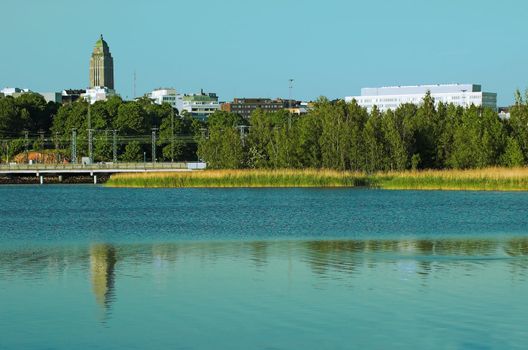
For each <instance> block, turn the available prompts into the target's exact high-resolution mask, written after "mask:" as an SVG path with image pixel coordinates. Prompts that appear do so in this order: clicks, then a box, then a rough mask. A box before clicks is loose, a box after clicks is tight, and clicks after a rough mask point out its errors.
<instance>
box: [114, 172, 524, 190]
mask: <svg viewBox="0 0 528 350" xmlns="http://www.w3.org/2000/svg"><path fill="white" fill-rule="evenodd" d="M106 186H108V187H136V188H183V187H188V188H192V187H195V188H214V187H328V188H332V187H334V188H336V187H348V188H353V187H366V188H380V189H389V190H465V191H528V168H513V169H510V168H487V169H476V170H424V171H405V172H388V173H375V174H365V173H359V172H350V171H335V170H314V169H278V170H261V169H258V170H257V169H255V170H254V169H245V170H205V171H194V172H181V173H133V174H132V173H130V174H115V175H112V176H111V177H110V179H109V180H108V182H107V183H106Z"/></svg>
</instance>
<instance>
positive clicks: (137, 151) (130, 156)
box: [122, 141, 143, 162]
mask: <svg viewBox="0 0 528 350" xmlns="http://www.w3.org/2000/svg"><path fill="white" fill-rule="evenodd" d="M142 153H143V152H142V149H141V144H140V143H139V142H138V141H130V142H129V143H128V144H127V145H126V147H125V153H124V154H123V157H122V159H123V161H125V162H139V161H141V160H143V154H142Z"/></svg>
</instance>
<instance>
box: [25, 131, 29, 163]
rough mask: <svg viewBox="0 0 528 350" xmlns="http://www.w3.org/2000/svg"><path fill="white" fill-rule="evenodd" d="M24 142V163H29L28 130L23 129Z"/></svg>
mask: <svg viewBox="0 0 528 350" xmlns="http://www.w3.org/2000/svg"><path fill="white" fill-rule="evenodd" d="M24 142H25V149H26V163H29V155H28V152H29V150H28V148H29V131H27V130H24Z"/></svg>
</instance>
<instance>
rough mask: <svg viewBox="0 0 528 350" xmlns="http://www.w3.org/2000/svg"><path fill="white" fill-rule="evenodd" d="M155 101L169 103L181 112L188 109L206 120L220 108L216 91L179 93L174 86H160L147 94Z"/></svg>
mask: <svg viewBox="0 0 528 350" xmlns="http://www.w3.org/2000/svg"><path fill="white" fill-rule="evenodd" d="M147 97H148V98H150V99H152V100H153V101H154V103H157V104H162V103H169V104H170V105H171V106H172V107H173V108H176V109H177V110H178V112H179V113H180V114H181V113H183V112H184V111H186V112H187V113H188V114H190V115H191V116H192V117H194V118H197V119H201V120H205V119H207V118H208V117H209V115H211V114H213V113H214V112H216V111H218V110H220V103H219V102H218V96H216V94H215V93H204V92H203V90H202V91H200V93H199V94H190V95H187V94H178V93H177V91H176V89H173V88H159V89H156V90H153V91H151V92H149V93H148V94H147Z"/></svg>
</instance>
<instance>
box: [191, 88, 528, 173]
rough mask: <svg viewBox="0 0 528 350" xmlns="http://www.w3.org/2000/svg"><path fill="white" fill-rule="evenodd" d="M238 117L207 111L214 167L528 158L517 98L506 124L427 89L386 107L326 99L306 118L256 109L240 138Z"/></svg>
mask: <svg viewBox="0 0 528 350" xmlns="http://www.w3.org/2000/svg"><path fill="white" fill-rule="evenodd" d="M243 123H244V121H243V120H239V119H237V117H236V116H235V115H232V114H229V113H217V114H215V115H214V116H212V117H211V119H210V120H209V125H208V130H209V136H208V138H202V139H201V142H200V145H199V154H200V157H201V158H202V159H204V160H205V161H207V162H208V163H209V165H210V166H212V167H214V168H230V167H232V166H228V165H227V164H234V166H233V167H236V168H238V167H248V168H327V169H336V170H354V171H365V172H369V173H370V172H377V171H401V170H405V169H442V168H462V169H465V168H484V167H489V166H499V165H507V166H521V165H524V161H525V160H526V159H528V141H527V140H528V126H527V125H528V107H527V105H526V103H525V102H524V100H522V99H520V100H519V102H518V104H517V106H516V107H514V110H513V111H512V120H511V121H509V122H508V121H503V120H500V119H499V117H498V115H497V113H496V112H495V111H493V110H490V109H486V108H481V107H475V106H471V107H469V108H461V107H455V106H453V105H444V104H441V103H440V104H438V105H437V106H436V105H435V101H434V99H433V98H432V97H431V95H430V94H429V93H428V94H426V95H425V97H424V99H423V102H422V103H421V104H420V105H419V106H415V105H412V104H407V105H402V106H400V107H398V108H397V109H396V110H395V111H387V112H385V113H380V112H379V111H378V110H377V109H376V108H374V109H373V110H372V111H371V112H370V113H367V111H366V110H365V109H363V108H361V107H359V105H358V104H357V103H356V101H352V102H351V103H348V104H346V103H345V102H344V101H332V102H331V101H329V100H327V99H326V98H320V99H319V100H317V101H316V102H315V103H314V107H313V109H312V110H311V111H310V112H309V113H308V114H306V115H303V116H294V115H291V114H289V113H288V112H285V111H282V112H272V113H270V112H265V111H262V110H256V111H255V112H254V113H253V114H252V115H251V117H250V119H249V127H250V130H249V133H248V134H247V135H246V134H245V133H244V134H243V135H242V134H241V135H239V138H237V137H236V135H237V133H236V131H237V130H236V129H237V127H238V126H240V125H242V124H243ZM226 149H229V150H230V151H227V150H226ZM230 157H233V158H234V159H236V161H233V162H232V161H230V159H231V158H230ZM228 160H229V161H228Z"/></svg>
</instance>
